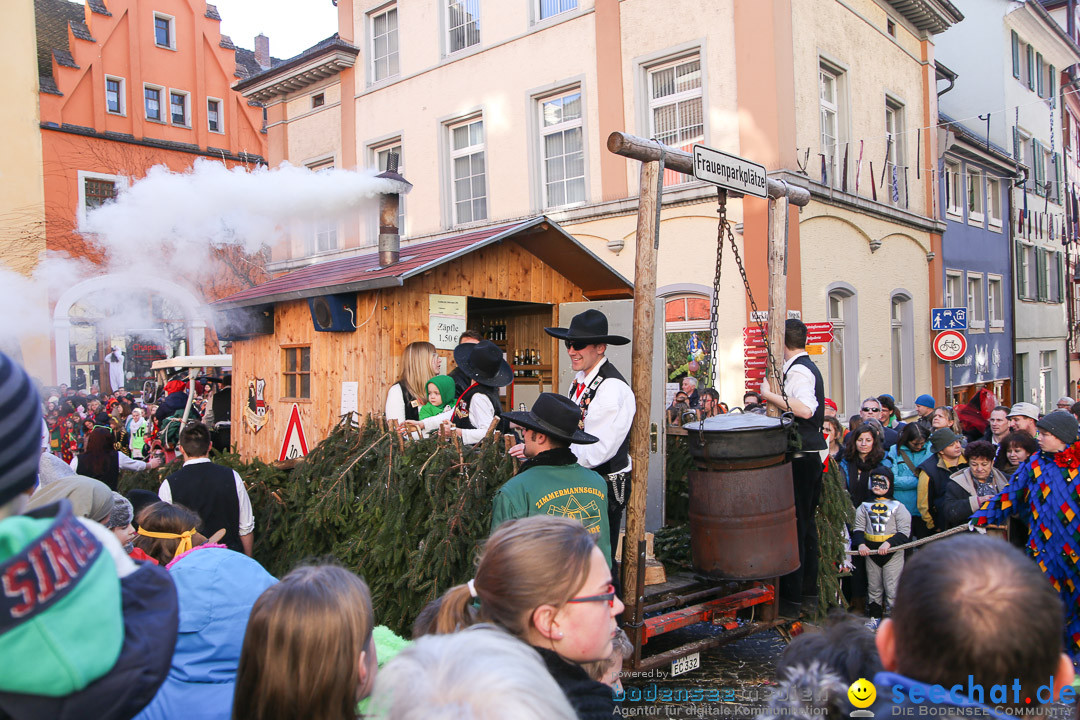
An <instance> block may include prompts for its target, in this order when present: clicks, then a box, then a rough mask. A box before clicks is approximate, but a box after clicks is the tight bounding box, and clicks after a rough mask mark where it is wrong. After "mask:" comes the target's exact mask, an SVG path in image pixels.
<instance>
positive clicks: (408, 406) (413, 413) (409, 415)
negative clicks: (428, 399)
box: [397, 380, 420, 420]
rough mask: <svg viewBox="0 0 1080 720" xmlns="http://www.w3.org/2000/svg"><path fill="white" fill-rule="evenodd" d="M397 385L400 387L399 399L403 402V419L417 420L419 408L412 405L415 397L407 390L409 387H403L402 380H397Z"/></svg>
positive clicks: (403, 382)
mask: <svg viewBox="0 0 1080 720" xmlns="http://www.w3.org/2000/svg"><path fill="white" fill-rule="evenodd" d="M397 385H398V387H399V388H401V399H402V400H403V401H404V402H405V419H406V420H419V419H420V408H418V407H417V406H416V405H414V404H413V403H414V401H415V400H416V398H414V397H413V395H412V393H411V392H409V388H407V387H405V381H404V380H398V383H397Z"/></svg>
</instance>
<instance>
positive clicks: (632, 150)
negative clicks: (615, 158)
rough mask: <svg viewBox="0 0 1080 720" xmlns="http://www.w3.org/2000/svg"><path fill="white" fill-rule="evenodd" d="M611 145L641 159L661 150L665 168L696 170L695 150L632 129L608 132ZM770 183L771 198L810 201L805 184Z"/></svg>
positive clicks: (652, 158) (653, 157) (652, 157)
mask: <svg viewBox="0 0 1080 720" xmlns="http://www.w3.org/2000/svg"><path fill="white" fill-rule="evenodd" d="M607 148H608V150H610V151H611V152H613V153H615V154H616V155H622V156H623V157H628V158H633V159H634V160H640V161H641V162H654V161H656V160H659V159H660V155H661V153H663V156H664V168H665V169H666V170H676V171H678V172H681V173H683V174H684V175H693V174H694V156H693V154H692V153H688V152H686V151H685V150H680V149H678V148H673V147H670V146H668V145H664V144H662V143H658V142H656V141H655V140H646V139H645V138H641V137H637V136H636V135H631V134H630V133H624V132H613V133H611V134H610V135H608V139H607ZM768 184H769V197H770V198H778V197H786V198H787V199H788V201H789V202H791V204H792V205H798V206H799V207H802V206H803V205H806V204H808V203H809V202H810V191H809V190H808V189H806V188H804V187H801V186H799V185H792V184H791V183H788V182H784V181H783V180H773V179H772V178H769V179H768ZM728 195H730V196H731V197H742V194H741V193H738V192H735V191H734V190H728Z"/></svg>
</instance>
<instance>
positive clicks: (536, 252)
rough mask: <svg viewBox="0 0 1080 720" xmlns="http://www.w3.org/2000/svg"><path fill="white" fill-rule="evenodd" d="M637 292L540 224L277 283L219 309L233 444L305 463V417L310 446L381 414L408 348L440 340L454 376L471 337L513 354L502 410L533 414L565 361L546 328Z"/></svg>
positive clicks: (370, 257)
mask: <svg viewBox="0 0 1080 720" xmlns="http://www.w3.org/2000/svg"><path fill="white" fill-rule="evenodd" d="M632 295H633V289H632V285H631V283H630V281H629V280H627V279H626V278H624V277H622V276H621V275H619V274H618V273H617V272H615V271H614V270H613V269H612V268H611V267H609V266H608V265H607V264H605V263H604V262H603V261H602V260H601V259H600V258H598V257H597V256H596V255H594V254H593V253H592V252H591V251H590V250H588V249H587V248H586V247H585V246H584V245H582V244H581V243H579V242H578V241H577V240H575V239H574V238H573V237H572V236H571V235H569V234H568V233H566V232H565V231H564V230H563V229H562V228H561V227H559V225H558V224H556V223H555V222H553V221H551V220H550V219H548V218H546V217H544V216H540V217H536V218H532V219H529V220H526V221H521V222H515V223H511V224H504V225H498V226H492V227H485V228H482V229H477V230H473V231H470V232H466V233H461V234H458V235H453V236H449V237H443V238H441V239H437V240H431V241H427V242H420V243H414V244H407V245H404V246H402V248H401V255H400V260H399V261H398V262H396V263H394V264H392V265H390V266H387V267H381V266H380V265H379V254H378V252H377V251H376V250H375V249H374V248H372V249H371V251H369V252H367V253H366V254H358V255H355V256H352V257H347V258H343V259H339V260H331V261H325V262H319V263H315V264H313V265H309V266H307V267H304V268H302V269H299V270H295V271H293V272H290V273H287V274H285V275H281V276H279V277H277V278H274V279H273V280H271V281H269V282H266V283H264V284H262V285H258V286H256V287H253V288H250V289H248V290H245V291H243V292H240V293H237V294H235V295H232V296H230V297H227V298H225V299H223V300H221V301H219V302H217V303H215V305H214V308H215V310H217V311H218V319H219V323H218V330H219V335H221V336H222V337H223V338H226V339H231V340H232V355H233V387H234V388H235V389H236V391H235V392H234V393H233V406H232V418H233V429H232V439H233V443H234V444H235V445H236V446H237V447H238V449H239V452H240V453H241V454H242V455H243V456H244V457H247V458H250V457H259V458H261V459H263V460H278V459H280V458H281V457H282V456H283V455H284V456H286V457H289V456H295V455H297V454H303V453H304V452H305V450H304V449H303V448H302V447H299V445H300V444H299V443H298V442H297V437H296V435H297V430H296V429H295V427H291V426H293V425H295V424H296V419H297V417H298V419H299V422H300V425H301V426H302V430H303V435H304V440H305V441H306V443H305V444H306V446H307V447H308V448H310V447H311V446H313V445H314V444H316V443H318V442H319V441H320V440H321V439H323V438H324V437H326V435H327V433H328V432H329V430H330V428H331V427H333V425H334V424H335V423H337V422H338V420H339V418H340V417H341V415H342V414H344V412H347V411H350V410H353V409H355V410H356V411H358V412H359V413H360V414H363V413H366V412H372V411H381V410H382V409H383V404H384V401H385V397H386V392H387V390H388V388H389V387H390V385H391V384H392V383H393V382H395V381H396V380H397V378H398V376H399V374H400V370H401V368H400V360H401V355H402V352H403V350H404V348H405V346H406V345H407V344H408V343H410V342H413V341H416V340H432V341H435V340H440V342H436V346H437V347H439V348H440V349H439V354H440V356H441V357H443V358H446V363H447V364H446V369H447V370H449V369H451V368H453V360H452V352H451V349H452V347H453V346H454V345H455V344H456V342H457V337H458V335H459V334H460V332H461V331H462V330H463V329H465V328H466V327H468V328H471V329H477V330H481V331H482V332H484V333H485V334H486V335H487V336H489V337H490V338H491V339H492V340H493V341H495V342H496V343H497V344H499V345H500V346H501V347H502V348H503V349H504V351H505V353H506V356H507V359H508V360H509V361H510V362H511V364H514V360H515V357H516V358H517V361H518V362H517V367H516V368H515V370H516V373H515V375H516V378H515V382H514V384H513V385H512V386H511V387H509V388H506V389H505V393H504V407H516V406H517V405H518V404H520V403H524V404H525V405H526V406H530V405H531V404H532V399H534V398H535V397H536V396H537V395H538V394H539V392H541V391H543V390H551V389H552V378H557V377H558V363H559V362H560V361H561V360H563V359H564V355H565V354H564V353H563V352H562V348H561V346H560V345H559V344H558V343H557V342H556V341H555V339H554V338H552V337H550V336H548V335H547V334H546V333H544V330H543V329H544V327H545V326H553V325H556V324H557V317H558V315H557V313H558V306H559V304H560V303H567V302H580V301H583V300H586V301H587V300H608V299H621V298H630V297H632ZM294 406H295V407H296V408H297V410H296V412H295V413H294V409H293V408H294ZM294 415H295V416H296V417H294ZM290 443H291V444H292V448H293V449H292V450H289V449H288V446H289V445H290Z"/></svg>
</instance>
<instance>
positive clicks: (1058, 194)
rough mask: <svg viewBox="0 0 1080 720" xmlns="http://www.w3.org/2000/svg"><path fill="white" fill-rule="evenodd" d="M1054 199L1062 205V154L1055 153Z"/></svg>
mask: <svg viewBox="0 0 1080 720" xmlns="http://www.w3.org/2000/svg"><path fill="white" fill-rule="evenodd" d="M1054 197H1055V198H1056V199H1057V202H1058V204H1059V205H1060V204H1061V200H1062V191H1061V153H1054Z"/></svg>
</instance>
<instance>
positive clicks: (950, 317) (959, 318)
mask: <svg viewBox="0 0 1080 720" xmlns="http://www.w3.org/2000/svg"><path fill="white" fill-rule="evenodd" d="M967 326H968V323H967V308H932V309H931V310H930V329H931V330H967Z"/></svg>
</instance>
